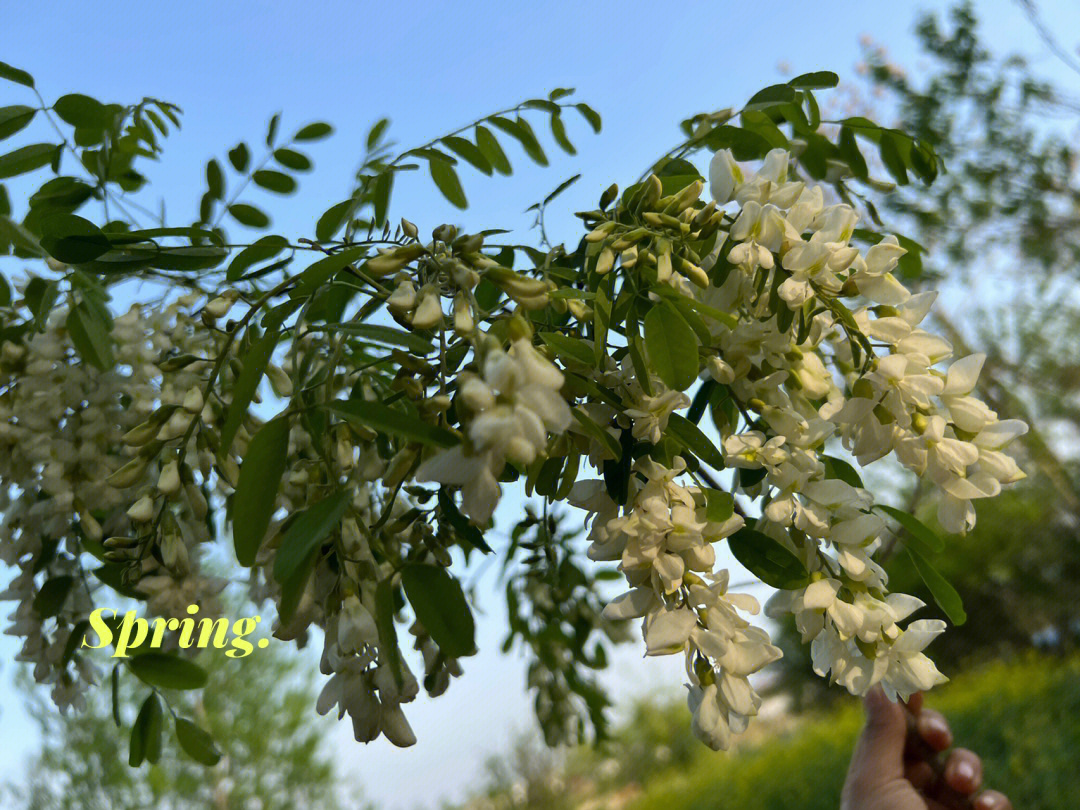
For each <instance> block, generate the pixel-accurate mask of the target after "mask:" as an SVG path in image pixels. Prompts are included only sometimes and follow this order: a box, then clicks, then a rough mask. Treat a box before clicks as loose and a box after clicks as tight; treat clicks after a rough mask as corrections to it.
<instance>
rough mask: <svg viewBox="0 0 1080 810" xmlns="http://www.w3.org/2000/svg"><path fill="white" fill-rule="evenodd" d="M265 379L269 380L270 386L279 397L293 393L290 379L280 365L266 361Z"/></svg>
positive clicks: (285, 396)
mask: <svg viewBox="0 0 1080 810" xmlns="http://www.w3.org/2000/svg"><path fill="white" fill-rule="evenodd" d="M266 379H268V380H269V381H270V387H271V388H272V389H273V390H274V393H275V394H277V395H278V396H279V397H282V398H287V397H291V396H292V393H293V384H292V379H291V378H290V377H289V375H288V374H286V373H285V372H284V371H283V370H282V369H281V367H280V366H275V365H274V364H273V363H268V364H267V366H266Z"/></svg>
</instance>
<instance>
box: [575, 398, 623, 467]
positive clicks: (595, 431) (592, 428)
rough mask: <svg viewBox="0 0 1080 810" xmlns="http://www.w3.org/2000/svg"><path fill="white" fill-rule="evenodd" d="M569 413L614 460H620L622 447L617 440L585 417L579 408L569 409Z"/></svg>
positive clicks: (589, 418)
mask: <svg viewBox="0 0 1080 810" xmlns="http://www.w3.org/2000/svg"><path fill="white" fill-rule="evenodd" d="M570 413H571V414H573V416H574V418H575V419H577V420H578V421H579V422H580V423H581V426H582V427H583V428H585V431H586V432H587V433H588V434H589V435H590V436H592V437H593V438H594V439H596V440H597V441H598V442H600V443H601V444H602V445H604V446H605V447H606V448H607V450H608V452H610V453H611V454H612V456H613V457H614V458H615V459H620V458H622V445H620V444H619V440H618V439H616V438H615V437H614V436H612V435H611V434H610V433H608V431H606V430H604V428H603V427H601V426H600V425H598V424H597V423H596V422H595V421H594V420H593V419H592V418H591V417H589V416H587V415H586V414H585V413H584V412H582V410H581V409H580V408H571V409H570Z"/></svg>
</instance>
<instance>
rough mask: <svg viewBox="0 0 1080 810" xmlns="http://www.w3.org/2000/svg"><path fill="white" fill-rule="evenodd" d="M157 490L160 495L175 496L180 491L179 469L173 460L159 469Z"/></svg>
mask: <svg viewBox="0 0 1080 810" xmlns="http://www.w3.org/2000/svg"><path fill="white" fill-rule="evenodd" d="M157 488H158V492H160V493H161V494H162V495H175V494H176V493H177V492H179V491H180V467H179V465H178V464H177V463H176V460H175V459H173V460H172V461H168V462H166V463H165V466H163V467H162V468H161V475H159V476H158V482H157Z"/></svg>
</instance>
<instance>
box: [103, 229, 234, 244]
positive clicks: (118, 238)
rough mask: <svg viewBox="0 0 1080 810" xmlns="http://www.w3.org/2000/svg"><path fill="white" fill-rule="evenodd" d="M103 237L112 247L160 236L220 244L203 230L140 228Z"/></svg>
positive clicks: (218, 236) (211, 232)
mask: <svg viewBox="0 0 1080 810" xmlns="http://www.w3.org/2000/svg"><path fill="white" fill-rule="evenodd" d="M105 236H106V237H108V239H109V244H111V245H113V246H116V245H133V244H136V243H138V242H149V241H153V240H154V239H156V238H157V237H160V236H179V237H181V238H183V239H188V240H190V241H192V242H194V241H196V240H198V239H206V240H209V241H211V242H217V243H219V246H220V242H221V237H220V235H219V234H217V233H215V232H214V231H208V230H206V229H205V228H142V229H140V230H137V231H124V232H123V233H106V234H105Z"/></svg>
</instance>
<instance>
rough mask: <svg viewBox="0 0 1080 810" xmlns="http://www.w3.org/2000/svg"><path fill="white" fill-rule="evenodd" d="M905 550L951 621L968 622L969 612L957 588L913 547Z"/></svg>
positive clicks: (956, 622)
mask: <svg viewBox="0 0 1080 810" xmlns="http://www.w3.org/2000/svg"><path fill="white" fill-rule="evenodd" d="M905 551H906V552H907V554H908V556H909V557H910V558H911V563H912V565H914V566H915V570H916V571H917V572H918V574H919V577H920V578H921V579H922V581H923V582H924V583H926V587H927V589H929V591H930V595H931V596H933V597H934V602H935V603H936V604H937V606H938V607H939V608H941V610H942V611H943V612H944V613H945V615H946V616H948V617H949V621H951V622H952V623H953V624H955V625H961V624H963V623H964V622H966V621H967V614H966V613H965V612H964V602H963V600H962V599H961V598H960V594H958V593H957V592H956V588H954V587H953V586H952V585H950V584H949V581H948V580H947V579H945V577H943V576H942V575H941V574H940V573H938V570H937V569H936V568H934V566H932V565H931V564H930V563H929V562H927V561H926V558H924V557H923V556H922V555H921V554H919V553H918V552H917V551H915V550H914V549H912V548H907V549H905Z"/></svg>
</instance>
